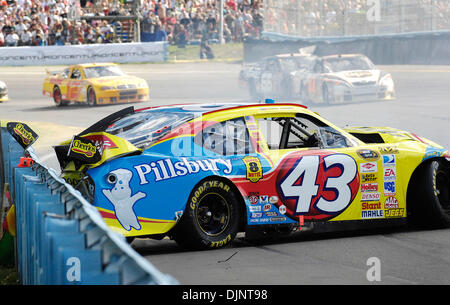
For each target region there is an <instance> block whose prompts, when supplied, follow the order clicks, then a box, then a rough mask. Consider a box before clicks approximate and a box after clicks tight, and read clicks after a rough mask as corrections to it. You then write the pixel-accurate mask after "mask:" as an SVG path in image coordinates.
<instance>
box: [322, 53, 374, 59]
mask: <svg viewBox="0 0 450 305" xmlns="http://www.w3.org/2000/svg"><path fill="white" fill-rule="evenodd" d="M357 56H362V57H367V56H366V55H364V54H356V53H355V54H334V55H326V56H322V57H321V58H323V59H329V58H347V57H357Z"/></svg>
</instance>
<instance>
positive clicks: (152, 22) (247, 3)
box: [141, 0, 263, 45]
mask: <svg viewBox="0 0 450 305" xmlns="http://www.w3.org/2000/svg"><path fill="white" fill-rule="evenodd" d="M218 2H219V1H216V0H185V1H184V0H182V1H175V0H172V1H170V0H168V1H166V2H164V1H159V0H158V1H155V0H144V2H143V5H142V7H141V14H142V17H143V19H142V31H143V32H147V33H158V31H159V32H161V30H162V31H163V32H164V33H165V34H166V36H167V40H168V41H169V42H171V43H174V44H178V45H183V44H185V43H186V42H191V43H200V42H201V41H210V42H211V41H216V42H218V41H219V35H220V33H219V32H220V29H219V25H220V24H219V21H220V10H219V7H218ZM223 2H224V9H223V18H224V23H223V39H224V42H240V41H242V40H243V39H244V38H245V37H246V36H251V37H259V36H260V34H261V32H262V28H263V13H262V12H263V7H262V1H261V0H224V1H223ZM164 33H163V35H164ZM157 39H158V38H157Z"/></svg>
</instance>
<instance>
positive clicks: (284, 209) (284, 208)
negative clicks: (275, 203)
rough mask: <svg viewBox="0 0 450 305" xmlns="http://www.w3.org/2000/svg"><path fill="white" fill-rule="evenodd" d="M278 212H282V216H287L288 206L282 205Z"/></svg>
mask: <svg viewBox="0 0 450 305" xmlns="http://www.w3.org/2000/svg"><path fill="white" fill-rule="evenodd" d="M278 211H279V212H280V214H282V215H284V214H286V206H285V205H284V204H283V205H280V206H279V207H278Z"/></svg>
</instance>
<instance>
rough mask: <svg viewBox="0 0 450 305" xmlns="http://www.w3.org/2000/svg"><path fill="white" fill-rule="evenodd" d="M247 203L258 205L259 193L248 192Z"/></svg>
mask: <svg viewBox="0 0 450 305" xmlns="http://www.w3.org/2000/svg"><path fill="white" fill-rule="evenodd" d="M248 202H249V203H250V204H258V203H259V192H249V193H248Z"/></svg>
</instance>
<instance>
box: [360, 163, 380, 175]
mask: <svg viewBox="0 0 450 305" xmlns="http://www.w3.org/2000/svg"><path fill="white" fill-rule="evenodd" d="M360 170H361V173H375V172H377V170H378V168H377V162H366V163H361V165H360Z"/></svg>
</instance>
